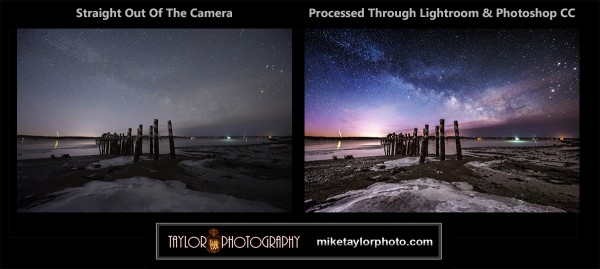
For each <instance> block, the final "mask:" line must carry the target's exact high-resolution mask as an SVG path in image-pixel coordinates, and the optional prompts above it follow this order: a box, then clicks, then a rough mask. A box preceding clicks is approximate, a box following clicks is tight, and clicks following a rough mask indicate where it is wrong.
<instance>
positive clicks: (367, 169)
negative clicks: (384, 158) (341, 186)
mask: <svg viewBox="0 0 600 269" xmlns="http://www.w3.org/2000/svg"><path fill="white" fill-rule="evenodd" d="M369 170H371V169H369V168H368V167H363V168H362V169H360V171H361V172H368V171H369Z"/></svg>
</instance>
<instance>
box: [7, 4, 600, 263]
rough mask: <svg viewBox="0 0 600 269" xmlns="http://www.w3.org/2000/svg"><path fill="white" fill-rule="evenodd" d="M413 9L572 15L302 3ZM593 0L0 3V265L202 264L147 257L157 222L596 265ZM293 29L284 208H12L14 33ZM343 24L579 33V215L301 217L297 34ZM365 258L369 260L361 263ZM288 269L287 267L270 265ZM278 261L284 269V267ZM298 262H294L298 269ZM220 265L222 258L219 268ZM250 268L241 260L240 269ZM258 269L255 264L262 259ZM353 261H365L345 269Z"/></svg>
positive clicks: (300, 49) (300, 44)
mask: <svg viewBox="0 0 600 269" xmlns="http://www.w3.org/2000/svg"><path fill="white" fill-rule="evenodd" d="M79 7H81V8H90V9H96V8H103V9H107V8H110V7H112V8H122V9H125V8H146V9H150V8H160V7H164V8H167V7H177V8H178V9H186V10H189V9H191V8H199V9H203V10H209V9H214V10H232V11H233V18H229V19H227V18H221V19H200V18H191V17H188V18H185V19H176V18H162V19H160V18H146V19H139V18H138V19H134V18H121V19H115V18H111V19H109V20H107V21H104V20H102V19H77V18H75V9H76V8H79ZM310 7H312V8H317V9H339V10H347V9H352V8H361V7H365V8H369V7H378V8H380V9H384V8H387V9H407V8H409V7H412V8H413V9H418V8H421V7H423V8H424V7H430V8H436V7H439V8H449V9H482V8H496V7H506V8H508V9H519V8H521V9H526V10H527V9H533V8H536V7H537V8H540V9H554V10H560V9H561V8H576V9H577V11H576V16H577V17H576V18H575V19H563V18H560V17H559V18H556V19H554V20H552V21H549V20H548V19H543V18H540V19H531V18H522V19H509V18H500V19H489V18H488V19H483V18H479V19H456V18H454V19H437V20H433V21H431V20H429V19H426V18H421V19H420V18H412V19H409V20H407V21H404V20H401V19H368V18H364V19H309V18H308V8H310ZM599 8H600V7H599V3H598V2H597V1H585V2H573V1H564V2H558V1H556V2H554V1H550V2H549V1H534V2H517V1H514V2H491V1H489V2H474V1H467V2H451V3H450V2H250V1H245V2H229V1H227V2H201V1H197V2H148V1H145V2H86V3H77V2H18V3H17V2H10V1H9V2H6V1H3V2H2V3H1V7H0V9H1V27H2V34H1V37H0V38H1V52H2V54H1V63H2V68H1V72H2V78H1V83H2V84H1V87H0V89H1V99H0V100H1V101H2V105H1V109H2V114H1V115H0V117H1V120H2V122H1V124H0V126H1V128H2V129H1V132H0V140H1V141H2V143H1V144H0V145H1V146H0V149H1V150H0V152H1V156H2V162H0V173H1V174H0V175H1V177H0V180H1V184H2V185H1V198H2V199H1V206H2V208H1V213H2V216H1V218H2V219H1V225H2V226H1V227H0V228H1V231H2V238H1V239H0V247H1V250H2V257H1V259H0V260H1V266H2V267H177V266H187V267H198V266H204V265H205V262H198V261H157V260H155V223H156V222H275V221H276V222H441V223H443V246H442V252H443V259H442V260H441V261H402V262H398V263H395V264H396V265H397V266H399V267H402V266H411V267H413V266H443V267H478V268H480V267H570V268H573V267H595V268H597V267H599V258H598V253H600V249H599V230H600V228H599V227H600V224H599V221H598V216H599V208H598V205H599V204H600V202H599V199H598V196H599V194H600V191H599V184H598V181H599V180H600V177H599V173H598V172H599V167H600V165H599V164H600V161H599V158H598V157H599V152H600V151H599V149H600V146H599V144H598V134H599V128H598V126H599V123H600V120H599V118H598V116H599V114H600V112H599V110H598V108H599V107H600V106H599V105H598V102H599V101H600V98H599V94H598V92H599V91H600V87H599V74H600V70H599V56H598V55H599V54H598V51H599V48H600V45H599V42H598V35H599V25H600V21H599V10H600V9H599ZM228 27H234V28H292V29H293V69H294V72H293V104H294V107H293V121H294V123H293V135H294V137H295V139H294V145H293V146H294V148H295V151H294V152H293V159H294V165H293V174H294V178H293V193H294V197H293V212H292V213H282V214H273V213H269V214H267V213H261V214H230V213H227V214H225V213H219V214H215V213H210V214H208V213H161V214H150V213H110V214H109V213H91V214H73V213H72V214H64V213H39V214H17V213H16V205H15V201H16V191H15V190H16V187H15V180H16V164H15V158H14V156H15V154H16V147H15V146H14V144H13V143H14V135H15V129H16V112H15V111H16V108H15V107H14V104H15V99H16V29H18V28H228ZM309 27H352V28H378V27H381V28H576V29H579V33H580V34H579V36H580V56H581V57H580V59H581V60H580V75H581V77H580V94H581V97H580V98H581V102H580V103H581V109H580V111H581V112H580V113H581V115H580V126H581V127H580V128H581V130H580V134H581V137H580V138H581V145H582V147H581V159H580V162H581V169H580V170H581V183H580V186H581V188H580V189H581V195H580V198H581V203H580V213H564V214H550V213H548V214H521V213H509V214H504V213H493V214H479V213H477V214H472V213H460V214H451V213H449V214H445V213H444V214H442V213H414V214H413V213H410V214H409V213H402V214H351V213H337V214H305V213H303V211H304V209H303V198H304V197H303V196H304V187H303V159H304V153H303V143H304V142H303V139H302V136H303V134H304V129H303V128H304V93H303V88H304V59H303V56H304V29H305V28H309ZM332 255H335V254H334V253H332ZM372 262H373V261H369V263H368V264H369V265H370V264H372ZM277 263H278V264H279V265H283V266H286V262H277ZM287 263H288V264H287V266H289V265H291V264H290V263H289V262H287ZM294 263H295V264H300V265H302V264H303V263H297V262H294ZM219 264H223V261H219ZM248 264H249V263H248V262H244V263H240V265H248ZM263 264H264V262H263ZM353 264H354V265H358V266H361V265H363V266H364V265H366V264H367V263H365V264H362V263H360V262H358V263H357V262H353Z"/></svg>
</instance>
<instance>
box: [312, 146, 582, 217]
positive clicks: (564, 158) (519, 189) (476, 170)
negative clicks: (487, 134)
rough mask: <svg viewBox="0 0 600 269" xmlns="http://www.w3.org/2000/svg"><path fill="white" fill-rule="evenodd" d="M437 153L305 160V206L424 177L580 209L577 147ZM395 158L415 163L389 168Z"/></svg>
mask: <svg viewBox="0 0 600 269" xmlns="http://www.w3.org/2000/svg"><path fill="white" fill-rule="evenodd" d="M434 155H435V154H433V155H432V154H431V153H430V154H429V157H430V158H428V160H427V162H426V163H424V164H418V163H415V161H416V160H417V159H418V157H408V158H406V157H405V158H403V157H399V156H377V157H364V158H354V159H337V160H321V161H309V162H305V164H304V166H305V176H304V183H305V210H306V211H307V212H314V211H318V210H321V209H323V208H326V207H327V206H329V205H331V204H333V203H334V202H336V201H337V200H338V199H339V198H338V197H336V196H344V194H345V193H351V191H357V190H364V189H367V188H368V187H369V186H371V185H373V184H375V183H402V182H408V181H409V180H415V179H420V178H430V179H435V180H439V181H443V182H448V183H455V185H456V183H458V182H465V183H468V184H470V185H471V186H472V190H473V191H475V192H477V193H482V194H485V195H487V194H490V195H495V197H496V196H502V197H509V198H515V199H518V200H517V201H524V202H528V203H532V204H536V205H541V206H550V207H555V208H558V209H561V210H564V211H567V212H578V210H579V177H580V176H579V147H578V146H565V145H558V146H548V147H489V148H469V149H466V150H463V160H456V156H455V155H452V156H446V161H436V160H435V156H434ZM386 161H388V165H386V163H385V162H386ZM394 162H405V163H406V162H408V163H412V165H407V166H403V167H391V165H389V164H393V163H394ZM461 184H462V183H461ZM513 200H514V199H513ZM365 210H366V209H365ZM403 211H404V210H403ZM406 211H410V212H420V209H419V208H411V209H410V210H406ZM467 211H468V210H467Z"/></svg>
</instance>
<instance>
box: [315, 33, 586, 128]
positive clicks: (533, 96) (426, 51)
mask: <svg viewBox="0 0 600 269" xmlns="http://www.w3.org/2000/svg"><path fill="white" fill-rule="evenodd" d="M305 46H306V47H305V76H306V77H305V135H307V136H329V137H336V136H339V134H338V132H341V133H342V134H343V135H344V136H346V137H349V136H355V137H381V136H385V135H386V134H388V133H391V132H396V133H399V132H407V131H410V132H412V130H413V128H415V127H416V128H419V133H420V132H421V130H422V129H423V128H424V125H425V124H429V126H430V127H429V128H430V130H432V129H433V128H434V126H435V125H438V124H439V119H441V118H444V119H445V120H446V134H448V135H453V134H454V131H453V128H452V123H453V121H454V120H458V121H459V124H460V127H461V135H462V136H498V137H501V136H523V137H528V136H531V137H533V136H537V137H544V136H553V137H559V136H565V137H579V37H578V32H577V31H576V30H572V29H388V30H381V29H373V30H371V29H315V30H308V31H307V32H306V36H305ZM430 132H431V131H430Z"/></svg>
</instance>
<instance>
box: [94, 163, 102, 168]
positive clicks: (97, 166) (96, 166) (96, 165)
mask: <svg viewBox="0 0 600 269" xmlns="http://www.w3.org/2000/svg"><path fill="white" fill-rule="evenodd" d="M100 167H102V166H101V165H100V164H94V168H100Z"/></svg>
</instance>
